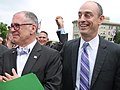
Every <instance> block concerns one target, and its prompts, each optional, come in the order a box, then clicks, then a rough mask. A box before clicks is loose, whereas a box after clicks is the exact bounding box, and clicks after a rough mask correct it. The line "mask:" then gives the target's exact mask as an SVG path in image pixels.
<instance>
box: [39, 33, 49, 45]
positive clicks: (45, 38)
mask: <svg viewBox="0 0 120 90" xmlns="http://www.w3.org/2000/svg"><path fill="white" fill-rule="evenodd" d="M37 40H38V41H39V43H40V44H41V45H44V46H46V45H47V42H48V41H49V38H48V33H47V32H46V31H41V32H40V33H39V35H38V38H37Z"/></svg>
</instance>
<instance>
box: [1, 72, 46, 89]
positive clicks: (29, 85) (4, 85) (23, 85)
mask: <svg viewBox="0 0 120 90" xmlns="http://www.w3.org/2000/svg"><path fill="white" fill-rule="evenodd" d="M0 90H44V87H43V86H42V84H41V83H40V81H39V80H38V78H37V76H36V75H35V74H33V73H30V74H26V75H24V76H21V77H19V78H16V79H14V80H11V81H7V82H0Z"/></svg>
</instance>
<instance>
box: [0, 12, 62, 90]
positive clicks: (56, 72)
mask: <svg viewBox="0 0 120 90" xmlns="http://www.w3.org/2000/svg"><path fill="white" fill-rule="evenodd" d="M36 30H38V18H37V16H36V15H35V14H34V13H33V12H29V11H20V12H17V13H15V14H14V16H13V18H12V23H11V26H10V32H11V34H12V36H13V40H14V42H15V44H17V45H18V47H16V48H12V49H10V50H9V51H7V52H5V53H4V54H3V56H2V58H0V74H1V76H0V79H1V81H6V82H7V81H9V80H13V79H15V78H18V77H20V76H23V75H26V74H28V73H34V74H36V76H37V77H38V79H39V80H40V82H41V83H42V85H43V87H44V88H45V90H60V87H61V81H62V63H61V56H60V53H59V52H58V51H56V50H54V49H51V48H48V47H45V46H42V45H40V44H39V42H38V41H37V40H36Z"/></svg>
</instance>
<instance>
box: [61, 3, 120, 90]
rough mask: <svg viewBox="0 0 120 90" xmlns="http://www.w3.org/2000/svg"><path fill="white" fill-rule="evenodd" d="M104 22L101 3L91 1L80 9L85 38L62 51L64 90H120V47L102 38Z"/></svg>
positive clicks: (79, 20) (66, 46)
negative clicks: (100, 31)
mask: <svg viewBox="0 0 120 90" xmlns="http://www.w3.org/2000/svg"><path fill="white" fill-rule="evenodd" d="M103 20H104V15H103V9H102V7H101V5H100V4H99V3H97V2H95V1H87V2H85V3H84V4H83V5H82V6H81V7H80V9H79V11H78V27H79V31H80V34H81V37H80V38H78V39H75V40H70V41H68V42H66V43H65V44H64V47H63V49H62V51H61V55H62V58H63V79H62V80H63V88H62V89H61V90H120V46H119V45H118V44H115V43H112V42H109V41H107V40H104V39H103V38H102V37H100V36H99V35H98V28H99V26H100V25H101V23H102V22H103Z"/></svg>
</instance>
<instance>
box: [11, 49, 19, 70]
mask: <svg viewBox="0 0 120 90" xmlns="http://www.w3.org/2000/svg"><path fill="white" fill-rule="evenodd" d="M11 50H12V52H11V53H10V69H11V68H14V69H15V70H16V71H17V66H16V60H17V51H16V48H13V49H11ZM10 71H11V70H10Z"/></svg>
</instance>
